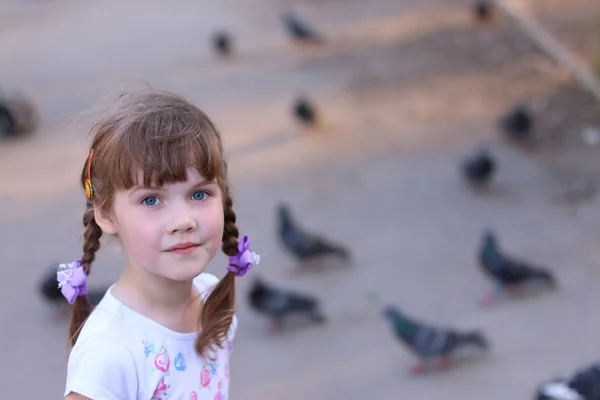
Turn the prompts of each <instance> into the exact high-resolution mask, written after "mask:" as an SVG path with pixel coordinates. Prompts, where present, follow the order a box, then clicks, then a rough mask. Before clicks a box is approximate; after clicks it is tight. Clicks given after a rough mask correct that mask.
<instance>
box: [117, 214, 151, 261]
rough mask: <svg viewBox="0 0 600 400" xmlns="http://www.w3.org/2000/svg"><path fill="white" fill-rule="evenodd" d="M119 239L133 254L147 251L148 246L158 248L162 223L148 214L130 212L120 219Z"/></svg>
mask: <svg viewBox="0 0 600 400" xmlns="http://www.w3.org/2000/svg"><path fill="white" fill-rule="evenodd" d="M118 222H119V224H118V231H119V237H120V238H121V241H122V242H123V245H124V246H125V247H126V248H128V249H130V250H131V251H132V252H133V251H135V252H138V251H140V252H144V251H147V247H148V246H154V247H155V246H156V245H157V244H158V243H159V242H160V235H159V229H160V221H157V220H156V218H154V216H152V215H149V214H148V213H141V212H139V211H138V210H129V212H126V213H123V214H122V215H121V216H120V218H119V219H118Z"/></svg>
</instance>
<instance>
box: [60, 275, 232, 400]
mask: <svg viewBox="0 0 600 400" xmlns="http://www.w3.org/2000/svg"><path fill="white" fill-rule="evenodd" d="M217 282H218V280H217V278H216V277H215V276H214V275H211V274H208V273H203V274H201V275H199V276H198V277H197V278H196V279H194V284H195V285H196V287H197V288H198V291H199V292H200V293H201V294H202V296H203V297H204V298H206V296H208V294H209V293H210V290H211V289H212V288H213V287H214V285H216V283H217ZM111 290H112V287H111V288H110V289H109V290H108V291H107V292H106V295H105V296H104V298H103V299H102V301H101V302H100V303H99V304H98V306H97V307H96V308H95V309H94V311H93V312H92V314H91V315H90V317H89V318H88V320H87V321H86V322H85V324H84V326H83V329H82V330H81V333H80V335H79V338H78V339H77V343H76V344H75V346H74V347H73V349H72V350H71V354H70V355H69V362H68V367H67V385H66V389H65V396H67V395H68V394H69V393H71V392H76V393H79V394H81V395H83V396H86V397H89V398H91V399H93V400H134V399H137V400H163V399H184V400H188V399H189V400H198V399H207V400H225V399H227V397H228V394H229V393H228V390H229V356H230V353H231V346H232V341H233V338H234V335H235V329H236V326H237V318H236V317H234V320H233V322H232V325H231V328H230V330H229V335H228V340H227V343H226V344H225V345H224V346H223V349H218V351H217V357H216V358H215V360H214V361H211V360H209V359H205V358H202V357H199V356H198V355H197V354H196V352H195V350H194V343H195V340H196V336H197V334H196V333H178V332H174V331H172V330H170V329H168V328H166V327H164V326H162V325H160V324H158V323H157V322H154V321H153V320H151V319H150V318H147V317H145V316H143V315H141V314H139V313H137V312H135V311H133V310H132V309H130V308H128V307H127V306H125V305H124V304H123V303H121V302H120V301H119V300H117V299H116V298H115V297H114V296H113V295H112V292H111ZM213 354H214V353H213Z"/></svg>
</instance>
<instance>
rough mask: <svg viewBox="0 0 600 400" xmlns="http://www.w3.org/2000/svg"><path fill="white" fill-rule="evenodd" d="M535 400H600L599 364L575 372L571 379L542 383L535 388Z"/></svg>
mask: <svg viewBox="0 0 600 400" xmlns="http://www.w3.org/2000/svg"><path fill="white" fill-rule="evenodd" d="M535 398H536V400H600V363H595V364H592V365H589V366H587V367H585V368H582V369H581V370H579V371H577V372H576V373H575V374H574V375H573V376H572V377H571V378H558V379H553V380H551V381H548V382H544V383H542V384H541V385H539V386H538V388H537V393H536V397H535Z"/></svg>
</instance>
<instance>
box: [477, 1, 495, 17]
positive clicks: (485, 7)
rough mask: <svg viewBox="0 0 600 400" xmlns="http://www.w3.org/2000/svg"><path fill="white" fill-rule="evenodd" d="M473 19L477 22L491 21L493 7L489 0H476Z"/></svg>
mask: <svg viewBox="0 0 600 400" xmlns="http://www.w3.org/2000/svg"><path fill="white" fill-rule="evenodd" d="M473 11H474V14H475V18H477V21H479V22H489V21H490V20H491V19H492V16H493V12H494V6H493V4H492V2H491V1H490V0H477V1H476V2H475V5H474V7H473Z"/></svg>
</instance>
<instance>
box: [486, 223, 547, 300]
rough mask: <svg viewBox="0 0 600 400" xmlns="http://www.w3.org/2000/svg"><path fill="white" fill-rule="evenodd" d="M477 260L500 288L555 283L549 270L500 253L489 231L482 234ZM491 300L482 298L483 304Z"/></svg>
mask: <svg viewBox="0 0 600 400" xmlns="http://www.w3.org/2000/svg"><path fill="white" fill-rule="evenodd" d="M478 261H479V265H480V267H481V268H482V269H483V271H484V272H485V273H486V274H487V275H488V276H489V277H491V278H492V279H493V280H494V281H496V283H498V284H499V285H500V288H501V289H508V290H510V291H512V292H518V291H519V290H520V287H521V286H522V285H524V284H527V283H532V282H542V283H545V284H547V285H549V286H555V285H556V280H555V278H554V276H553V275H552V273H551V272H550V271H548V270H546V269H544V268H541V267H538V266H533V265H529V264H527V263H525V262H524V261H521V260H517V259H514V258H511V257H509V256H507V255H505V254H502V253H501V250H500V248H499V246H498V240H497V238H496V235H495V234H494V233H493V232H491V231H487V232H485V234H484V235H483V238H482V241H481V246H480V248H479V254H478ZM491 301H493V297H492V296H488V297H486V298H485V299H484V304H489V303H490V302H491Z"/></svg>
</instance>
